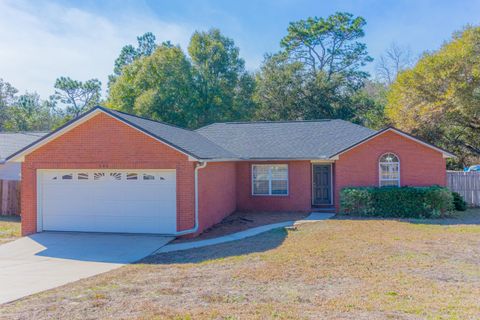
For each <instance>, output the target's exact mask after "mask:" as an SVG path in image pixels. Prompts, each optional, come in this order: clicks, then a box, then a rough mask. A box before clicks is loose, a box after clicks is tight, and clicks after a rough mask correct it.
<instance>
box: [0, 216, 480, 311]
mask: <svg viewBox="0 0 480 320" xmlns="http://www.w3.org/2000/svg"><path fill="white" fill-rule="evenodd" d="M475 214H476V215H478V214H480V211H477V212H476V213H475ZM470 215H471V212H470ZM425 222H428V221H423V222H422V223H419V224H417V223H411V222H406V221H403V222H402V221H393V220H361V219H360V220H348V219H345V220H330V221H324V222H319V223H311V224H304V225H301V226H300V227H299V228H298V230H297V231H293V230H292V231H288V232H287V231H285V230H275V231H272V232H268V233H265V234H262V235H259V236H256V237H253V238H250V239H246V240H243V241H238V242H234V243H229V244H223V245H217V246H213V247H208V248H203V249H196V250H192V251H186V252H181V253H170V254H162V255H157V256H151V257H149V258H148V259H145V260H144V261H142V263H139V264H136V265H130V266H127V267H123V268H120V269H118V270H116V271H113V272H109V273H106V274H103V275H100V276H97V277H94V278H90V279H87V280H82V281H78V282H76V283H73V284H70V285H66V286H63V287H60V288H57V289H55V290H50V291H47V292H45V293H42V294H37V295H34V296H31V297H27V298H25V299H22V300H20V301H18V302H15V303H10V304H8V305H5V306H4V307H3V308H0V315H1V316H0V317H2V316H3V317H4V318H5V319H44V318H49V319H97V318H101V319H477V318H480V304H479V301H480V300H479V297H480V225H478V224H471V225H463V224H454V223H461V221H459V220H455V222H450V223H451V224H450V225H439V224H435V223H432V222H430V224H426V223H425Z"/></svg>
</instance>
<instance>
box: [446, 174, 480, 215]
mask: <svg viewBox="0 0 480 320" xmlns="http://www.w3.org/2000/svg"><path fill="white" fill-rule="evenodd" d="M447 186H448V188H449V189H450V190H452V191H455V192H458V193H460V194H461V195H462V196H463V198H464V199H465V201H466V202H467V203H468V204H469V205H470V206H474V207H480V172H474V171H472V172H463V171H447Z"/></svg>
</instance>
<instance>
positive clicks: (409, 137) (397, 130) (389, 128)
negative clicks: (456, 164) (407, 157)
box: [333, 127, 456, 158]
mask: <svg viewBox="0 0 480 320" xmlns="http://www.w3.org/2000/svg"><path fill="white" fill-rule="evenodd" d="M387 132H394V133H396V134H398V135H400V136H403V137H405V138H407V139H409V140H411V141H414V142H416V143H419V144H421V145H423V146H425V147H428V148H430V149H433V150H435V151H438V152H440V153H441V154H442V155H443V157H444V158H455V157H456V156H455V155H454V154H453V153H450V152H448V151H446V150H444V149H442V148H440V147H437V146H435V145H433V144H431V143H428V142H425V141H423V140H421V139H419V138H417V137H414V136H412V135H410V134H408V133H406V132H403V131H402V130H400V129H397V128H394V127H387V128H385V129H382V130H380V131H377V132H375V133H373V134H372V135H370V136H369V137H366V138H365V139H362V140H361V141H359V142H357V143H355V144H353V145H351V146H349V147H347V148H345V149H343V150H340V151H339V152H338V153H336V154H335V155H333V156H335V157H338V156H340V155H341V154H343V153H345V152H347V151H349V150H352V149H354V148H356V147H358V146H360V145H362V144H363V143H365V142H367V141H370V140H372V139H374V138H376V137H378V136H380V135H382V134H385V133H387Z"/></svg>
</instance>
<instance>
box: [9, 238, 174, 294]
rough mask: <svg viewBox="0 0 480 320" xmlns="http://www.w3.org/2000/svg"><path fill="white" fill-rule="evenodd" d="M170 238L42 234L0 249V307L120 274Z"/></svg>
mask: <svg viewBox="0 0 480 320" xmlns="http://www.w3.org/2000/svg"><path fill="white" fill-rule="evenodd" d="M172 239H173V238H172V237H162V236H155V235H133V234H101V233H73V232H72V233H70V232H42V233H38V234H34V235H32V236H29V237H24V238H21V239H18V240H15V241H13V242H9V243H6V244H4V245H1V246H0V303H5V302H9V301H13V300H16V299H19V298H22V297H24V296H27V295H30V294H33V293H37V292H40V291H44V290H48V289H52V288H55V287H58V286H61V285H64V284H66V283H69V282H73V281H76V280H79V279H82V278H87V277H91V276H93V275H96V274H99V273H102V272H107V271H110V270H113V269H116V268H119V267H121V266H123V265H125V264H128V263H132V262H135V261H138V260H140V259H142V258H143V257H145V256H148V255H149V254H151V253H152V252H154V251H156V250H158V249H159V248H160V247H162V246H164V245H166V244H167V243H168V242H170V241H171V240H172Z"/></svg>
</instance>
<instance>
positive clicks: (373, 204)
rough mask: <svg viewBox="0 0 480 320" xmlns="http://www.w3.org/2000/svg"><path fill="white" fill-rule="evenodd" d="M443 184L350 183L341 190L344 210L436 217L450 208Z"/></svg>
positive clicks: (356, 213)
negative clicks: (376, 185)
mask: <svg viewBox="0 0 480 320" xmlns="http://www.w3.org/2000/svg"><path fill="white" fill-rule="evenodd" d="M453 199H454V198H453V195H452V193H451V192H450V191H449V190H448V189H447V188H444V187H439V186H431V187H401V188H397V187H382V188H378V187H351V188H345V189H343V190H342V191H341V193H340V207H341V211H342V212H343V213H346V214H355V215H362V216H376V217H392V218H438V217H440V216H442V215H445V214H446V213H448V212H449V211H451V210H452V209H453Z"/></svg>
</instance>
